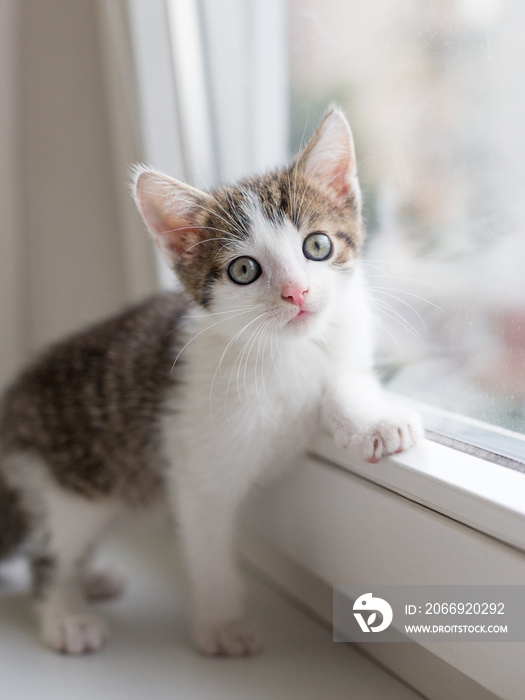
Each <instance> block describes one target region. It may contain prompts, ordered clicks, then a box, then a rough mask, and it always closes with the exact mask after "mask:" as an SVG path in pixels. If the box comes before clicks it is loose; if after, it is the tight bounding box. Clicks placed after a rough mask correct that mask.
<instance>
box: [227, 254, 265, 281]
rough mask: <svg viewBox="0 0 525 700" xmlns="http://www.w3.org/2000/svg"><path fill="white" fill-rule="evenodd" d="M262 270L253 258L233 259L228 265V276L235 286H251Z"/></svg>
mask: <svg viewBox="0 0 525 700" xmlns="http://www.w3.org/2000/svg"><path fill="white" fill-rule="evenodd" d="M261 273H262V268H261V266H260V265H259V263H258V262H257V260H254V259H253V258H247V257H244V256H243V257H241V258H235V260H232V262H231V263H230V264H229V265H228V275H229V276H230V279H231V280H232V282H235V284H251V283H252V282H255V280H256V279H257V278H258V277H260V276H261Z"/></svg>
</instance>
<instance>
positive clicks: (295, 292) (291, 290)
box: [281, 284, 308, 306]
mask: <svg viewBox="0 0 525 700" xmlns="http://www.w3.org/2000/svg"><path fill="white" fill-rule="evenodd" d="M307 292H308V290H307V289H303V287H302V285H299V284H289V285H287V286H286V287H284V289H283V291H282V293H281V299H284V301H289V302H290V304H295V306H302V304H303V302H304V295H305V294H306V293H307Z"/></svg>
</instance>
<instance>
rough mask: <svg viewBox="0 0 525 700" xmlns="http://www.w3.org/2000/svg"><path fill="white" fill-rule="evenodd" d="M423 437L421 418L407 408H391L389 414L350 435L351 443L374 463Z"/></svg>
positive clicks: (368, 460)
mask: <svg viewBox="0 0 525 700" xmlns="http://www.w3.org/2000/svg"><path fill="white" fill-rule="evenodd" d="M422 437H423V428H422V426H421V420H420V418H419V416H418V415H417V413H415V412H414V411H411V410H410V409H407V408H404V407H402V408H393V409H392V413H391V415H388V416H385V418H383V419H382V420H379V421H378V422H377V423H375V424H373V425H372V426H370V427H368V428H367V429H366V430H364V431H363V432H361V433H360V434H358V435H354V436H353V437H352V440H351V443H352V445H354V446H355V447H356V448H357V449H358V450H359V452H360V454H361V456H362V457H363V459H365V460H366V461H367V462H370V463H372V464H375V463H376V462H378V461H379V460H380V459H381V458H382V457H386V456H387V455H392V454H396V453H398V452H403V451H404V450H408V449H409V448H410V447H413V446H414V445H415V444H416V443H418V442H419V441H420V440H421V438H422Z"/></svg>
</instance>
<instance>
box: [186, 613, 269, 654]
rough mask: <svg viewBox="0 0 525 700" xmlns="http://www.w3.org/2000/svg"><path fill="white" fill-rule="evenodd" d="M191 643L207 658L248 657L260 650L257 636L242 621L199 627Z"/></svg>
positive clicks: (259, 641) (194, 632)
mask: <svg viewBox="0 0 525 700" xmlns="http://www.w3.org/2000/svg"><path fill="white" fill-rule="evenodd" d="M193 641H194V643H195V646H196V647H197V649H198V650H199V651H200V652H202V653H203V654H207V655H208V656H248V655H250V654H253V653H255V652H256V651H258V650H259V649H260V648H261V640H260V638H259V635H258V634H257V632H255V631H254V630H253V629H252V628H251V626H250V625H249V624H248V623H246V622H245V621H243V620H241V621H235V622H228V623H223V624H209V625H205V624H202V625H199V626H198V627H197V628H196V629H195V630H194V631H193Z"/></svg>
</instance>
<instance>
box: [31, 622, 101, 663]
mask: <svg viewBox="0 0 525 700" xmlns="http://www.w3.org/2000/svg"><path fill="white" fill-rule="evenodd" d="M42 636H43V638H44V642H45V643H46V644H47V646H49V647H51V649H54V650H55V651H58V652H61V653H62V654H88V653H90V652H93V651H98V650H99V649H100V648H101V647H103V646H104V644H105V643H106V641H107V639H108V636H109V630H108V627H107V625H106V623H105V621H104V620H103V619H102V618H100V617H98V616H97V615H90V614H66V615H61V616H57V617H53V618H51V619H49V620H46V621H45V622H44V624H43V629H42Z"/></svg>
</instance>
